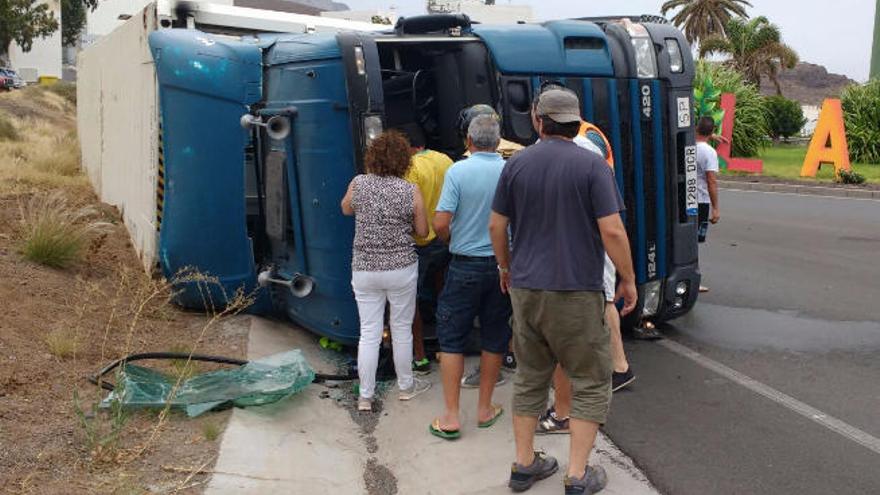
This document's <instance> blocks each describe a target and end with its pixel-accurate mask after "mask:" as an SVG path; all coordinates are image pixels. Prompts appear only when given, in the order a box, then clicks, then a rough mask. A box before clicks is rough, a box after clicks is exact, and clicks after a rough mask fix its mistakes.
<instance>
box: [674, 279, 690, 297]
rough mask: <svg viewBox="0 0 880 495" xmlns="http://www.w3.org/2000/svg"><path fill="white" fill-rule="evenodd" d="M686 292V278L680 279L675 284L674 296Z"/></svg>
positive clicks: (682, 294)
mask: <svg viewBox="0 0 880 495" xmlns="http://www.w3.org/2000/svg"><path fill="white" fill-rule="evenodd" d="M687 293H688V283H687V281H686V280H682V281H681V282H679V283H677V284H675V295H676V296H684V295H685V294H687Z"/></svg>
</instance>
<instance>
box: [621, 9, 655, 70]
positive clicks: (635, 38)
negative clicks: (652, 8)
mask: <svg viewBox="0 0 880 495" xmlns="http://www.w3.org/2000/svg"><path fill="white" fill-rule="evenodd" d="M623 26H624V28H626V32H627V33H629V36H630V38H631V39H632V46H633V51H635V54H636V72H637V77H638V78H639V79H656V78H657V58H656V56H655V55H654V42H653V41H651V35H650V34H649V33H648V30H647V29H646V28H645V26H643V25H641V24H638V23H635V22H632V21H629V20H628V19H624V22H623Z"/></svg>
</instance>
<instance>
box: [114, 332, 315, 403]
mask: <svg viewBox="0 0 880 495" xmlns="http://www.w3.org/2000/svg"><path fill="white" fill-rule="evenodd" d="M314 379H315V372H314V370H312V368H311V366H309V364H308V362H307V361H306V359H305V357H303V355H302V351H300V350H299V349H296V350H292V351H287V352H282V353H279V354H274V355H272V356H268V357H265V358H262V359H258V360H255V361H250V362H248V363H247V364H245V365H243V366H240V367H238V368H231V369H222V370H217V371H211V372H208V373H202V374H199V375H196V376H193V377H191V378H189V379H186V380H183V381H182V382H181V383H180V386H179V387H177V389H176V390H175V385H176V384H177V378H176V377H174V376H171V375H167V374H165V373H161V372H159V371H156V370H153V369H150V368H145V367H143V366H137V365H134V364H126V365H125V366H124V367H123V368H122V369H121V371H120V372H119V373H118V376H117V381H116V388H115V390H114V391H112V392H110V394H109V395H108V396H107V398H106V399H104V401H103V402H102V403H101V405H102V407H109V405H110V404H111V403H112V402H113V401H116V400H119V401H121V403H122V405H123V407H125V408H131V409H137V408H164V407H165V406H170V407H171V408H172V409H180V410H183V411H186V414H187V415H188V416H190V417H194V416H198V415H200V414H202V413H205V412H207V411H210V410H212V409H215V408H218V407H221V406H222V407H225V406H229V405H234V406H238V407H249V406H259V405H263V404H270V403H272V402H277V401H279V400H282V399H284V398H287V397H290V396H291V395H293V394H296V393H297V392H299V391H301V390H303V389H304V388H306V387H308V386H309V384H311V383H312V381H313V380H314Z"/></svg>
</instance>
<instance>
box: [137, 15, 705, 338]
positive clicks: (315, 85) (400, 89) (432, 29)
mask: <svg viewBox="0 0 880 495" xmlns="http://www.w3.org/2000/svg"><path fill="white" fill-rule="evenodd" d="M149 42H150V48H151V53H152V55H153V59H154V62H155V65H156V75H157V80H158V83H159V126H160V147H161V149H160V153H159V157H160V160H161V162H160V174H161V177H162V185H161V187H160V188H159V191H158V192H157V197H158V200H159V201H161V207H160V211H159V215H160V223H159V261H160V265H161V267H162V269H163V271H164V272H165V274H166V276H172V275H173V274H174V273H177V272H178V271H179V270H181V269H183V268H185V267H196V268H198V269H200V270H203V271H205V272H208V273H209V274H211V275H212V276H214V277H217V280H218V281H219V286H220V290H219V291H217V292H216V294H214V295H215V296H216V297H218V298H221V299H222V298H223V297H225V296H224V295H225V294H230V293H232V292H233V291H234V290H236V289H239V288H244V290H246V291H253V292H254V293H256V294H258V303H257V305H255V307H254V310H255V311H258V312H280V313H283V314H284V315H286V316H287V317H288V318H289V319H291V320H292V321H294V322H296V323H298V324H300V325H302V326H304V327H306V328H307V329H310V330H312V331H314V332H316V333H318V334H321V335H324V336H327V337H330V338H331V339H333V340H336V341H339V342H342V343H346V344H354V343H356V342H357V339H358V335H359V322H358V314H357V307H356V305H355V301H354V296H353V293H352V289H351V285H350V281H351V248H352V240H353V235H354V222H353V220H352V219H351V218H348V217H344V216H343V215H342V214H341V212H340V208H339V201H340V199H341V198H342V196H343V195H344V194H345V191H346V187H347V185H348V183H349V181H350V180H351V178H352V177H353V176H354V175H356V174H358V173H361V172H362V171H363V155H364V150H365V148H366V146H367V145H368V144H369V142H370V140H371V139H373V138H374V137H376V136H377V135H379V133H381V132H382V131H383V130H384V129H389V128H396V127H401V126H404V125H408V124H416V125H418V126H420V127H421V128H422V130H423V131H424V133H425V135H426V138H427V142H428V147H429V148H431V149H434V150H437V151H441V152H444V153H446V154H448V155H449V156H450V157H452V158H453V159H458V158H459V157H461V155H462V153H463V152H464V144H463V142H462V139H461V136H459V134H458V125H457V122H458V115H459V112H460V111H461V110H462V109H463V108H466V107H469V106H471V105H475V104H487V105H490V106H492V107H493V108H495V109H496V111H498V113H499V114H500V115H501V117H502V134H503V138H504V139H506V140H508V141H512V142H516V143H519V144H521V145H526V146H527V145H529V144H532V143H533V142H534V141H535V140H536V139H537V136H536V134H535V131H534V129H533V128H532V124H531V118H530V113H529V112H530V109H531V105H532V100H533V98H534V97H535V95H536V94H537V92H538V91H539V89H540V87H541V85H542V84H544V83H547V82H553V83H557V84H562V85H564V86H566V87H568V88H570V89H572V90H574V91H575V92H576V93H577V94H578V96H579V97H580V100H581V102H582V105H583V109H582V114H583V118H584V119H585V120H587V121H590V122H592V123H594V124H596V125H597V126H598V127H599V128H600V129H602V130H603V132H604V133H605V134H606V135H607V136H608V138H609V140H610V142H611V144H612V148H613V153H614V158H615V160H614V161H615V167H616V170H615V175H616V179H617V186H618V188H619V189H620V192H621V194H622V196H623V198H624V200H625V203H626V212H625V213H624V221H625V224H626V227H627V230H628V233H629V236H630V240H631V243H632V252H633V257H634V266H635V268H636V276H637V285H638V287H639V292H640V294H639V295H640V298H639V307H638V308H637V311H636V318H637V319H650V320H652V321H654V322H661V321H665V320H668V319H671V318H675V317H677V316H680V315H682V314H684V313H686V312H687V311H689V310H690V309H691V308H692V307H693V305H694V304H695V302H696V298H697V293H698V290H697V288H698V287H699V281H700V275H699V270H698V265H697V242H696V224H695V220H696V217H695V216H696V198H695V172H696V162H695V148H694V134H693V130H692V127H693V126H692V119H693V113H692V105H691V94H692V87H691V85H692V80H693V71H694V66H693V61H692V59H691V55H690V53H691V50H690V47H689V45H688V44H687V42H686V41H685V39H684V38H683V36H682V34H681V33H680V32H679V31H678V30H677V29H675V28H673V27H671V26H669V25H667V24H663V23H652V22H644V19H641V18H613V19H582V20H562V21H552V22H547V23H543V24H515V25H503V26H498V25H479V24H471V22H470V21H469V20H468V19H467V17H466V16H463V15H433V16H420V17H414V18H408V19H402V20H401V21H400V22H399V23H398V24H397V26H395V27H394V29H390V27H388V28H387V29H385V30H382V31H346V30H342V31H339V32H333V33H304V34H278V33H252V34H249V35H247V36H244V37H241V38H239V39H233V38H230V37H228V36H225V35H224V34H223V33H219V34H211V33H207V32H203V31H200V30H197V29H178V28H174V27H173V26H170V28H169V29H161V30H157V31H155V32H153V33H152V34H151V35H150V40H149ZM182 289H183V291H182V293H181V296H180V301H181V302H182V303H183V304H185V305H191V306H201V305H204V295H203V294H200V293H199V291H198V289H197V288H196V287H187V286H186V285H185V284H184V286H183V287H182Z"/></svg>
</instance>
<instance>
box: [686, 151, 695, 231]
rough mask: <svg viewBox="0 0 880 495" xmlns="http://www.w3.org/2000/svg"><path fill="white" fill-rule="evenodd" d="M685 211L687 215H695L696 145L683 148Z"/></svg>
mask: <svg viewBox="0 0 880 495" xmlns="http://www.w3.org/2000/svg"><path fill="white" fill-rule="evenodd" d="M684 173H685V181H684V184H685V194H686V195H687V196H686V200H685V211H686V212H687V215H688V216H689V217H695V216H697V147H696V146H685V148H684Z"/></svg>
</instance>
